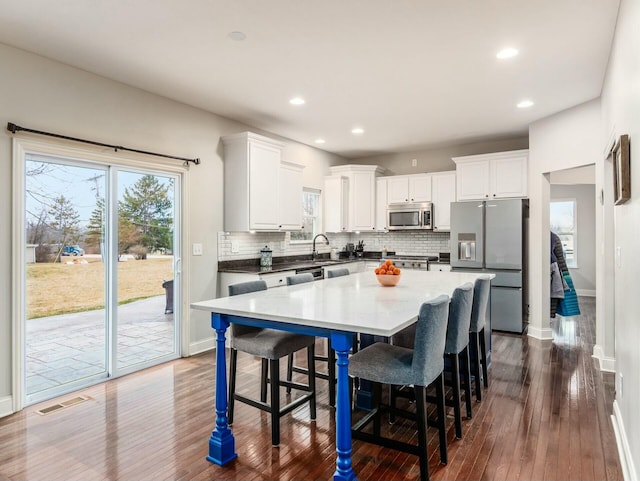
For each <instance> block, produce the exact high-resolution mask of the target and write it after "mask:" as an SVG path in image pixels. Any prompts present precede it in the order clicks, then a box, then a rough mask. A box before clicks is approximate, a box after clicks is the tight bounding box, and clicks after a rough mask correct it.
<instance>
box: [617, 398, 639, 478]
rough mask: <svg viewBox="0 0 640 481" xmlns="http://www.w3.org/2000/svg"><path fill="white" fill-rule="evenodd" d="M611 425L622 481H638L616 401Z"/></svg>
mask: <svg viewBox="0 0 640 481" xmlns="http://www.w3.org/2000/svg"><path fill="white" fill-rule="evenodd" d="M611 422H612V423H613V431H614V432H615V435H616V444H617V445H618V455H619V457H620V466H621V467H622V476H623V477H624V481H638V474H637V471H636V468H635V466H634V464H633V457H632V456H631V449H630V448H629V441H628V440H627V433H626V432H625V430H624V423H623V421H622V415H621V413H620V407H619V406H618V401H617V400H616V401H613V414H612V415H611Z"/></svg>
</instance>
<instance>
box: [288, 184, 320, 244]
mask: <svg viewBox="0 0 640 481" xmlns="http://www.w3.org/2000/svg"><path fill="white" fill-rule="evenodd" d="M321 205H322V204H321V203H320V191H319V190H318V189H312V188H309V187H304V188H303V189H302V226H303V228H302V230H301V231H295V232H291V243H300V244H302V243H307V242H311V241H312V240H313V238H314V236H315V235H316V234H319V233H320V226H321V225H322V222H321V221H322V219H321V218H320V206H321Z"/></svg>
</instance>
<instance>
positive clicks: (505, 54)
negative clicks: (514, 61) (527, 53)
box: [496, 47, 520, 60]
mask: <svg viewBox="0 0 640 481" xmlns="http://www.w3.org/2000/svg"><path fill="white" fill-rule="evenodd" d="M518 53H520V52H518V49H517V48H511V47H509V48H504V49H502V50H500V51H499V52H498V53H497V54H496V58H499V59H500V60H503V59H505V58H512V57H515V56H516V55H518Z"/></svg>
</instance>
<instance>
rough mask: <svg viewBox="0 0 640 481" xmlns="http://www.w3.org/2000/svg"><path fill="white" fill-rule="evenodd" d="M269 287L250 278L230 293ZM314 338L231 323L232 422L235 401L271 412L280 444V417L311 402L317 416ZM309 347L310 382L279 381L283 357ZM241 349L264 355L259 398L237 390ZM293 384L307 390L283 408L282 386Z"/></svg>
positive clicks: (274, 437) (274, 441)
mask: <svg viewBox="0 0 640 481" xmlns="http://www.w3.org/2000/svg"><path fill="white" fill-rule="evenodd" d="M266 289H267V284H266V282H265V281H262V280H260V281H249V282H242V283H239V284H233V285H230V286H229V295H230V296H237V295H240V294H247V293H250V292H256V291H264V290H266ZM314 344H315V338H314V337H312V336H305V335H302V334H294V333H291V332H284V331H278V330H276V329H262V328H258V327H251V326H243V325H240V324H236V323H232V324H231V358H230V362H229V364H230V368H229V369H230V373H229V416H228V417H229V421H228V422H229V425H231V424H233V411H234V404H235V401H240V402H243V403H245V404H249V405H250V406H253V407H256V408H258V409H261V410H263V411H267V412H268V413H270V414H271V444H273V445H274V446H277V445H278V444H280V417H281V416H282V415H284V414H287V413H288V412H291V411H293V410H294V409H295V408H297V407H298V406H300V405H302V404H304V403H305V402H307V401H308V402H309V412H310V414H311V419H315V418H316V384H315V366H314V363H313V358H314ZM305 347H306V348H307V360H308V362H309V366H310V367H309V381H308V385H304V384H298V383H293V382H288V381H280V358H281V357H284V356H287V355H288V354H291V353H294V352H296V351H299V350H300V349H304V348H305ZM238 351H241V352H245V353H247V354H251V355H253V356H258V357H261V358H262V376H261V386H260V401H256V400H254V399H251V398H248V397H246V396H243V395H241V394H238V393H236V392H235V390H236V374H237V365H238ZM267 366H268V367H269V371H271V380H270V384H271V389H270V392H271V399H270V403H269V404H267V402H266V394H267V393H266V385H267ZM281 385H283V386H286V387H292V388H294V389H300V390H302V391H306V392H307V394H305V395H304V396H301V397H299V398H298V399H296V400H295V401H293V402H291V403H289V404H287V405H286V406H284V407H282V408H280V386H281Z"/></svg>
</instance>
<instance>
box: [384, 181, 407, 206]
mask: <svg viewBox="0 0 640 481" xmlns="http://www.w3.org/2000/svg"><path fill="white" fill-rule="evenodd" d="M407 202H409V179H408V177H396V176H393V177H389V178H388V179H387V203H389V204H405V203H407Z"/></svg>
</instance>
